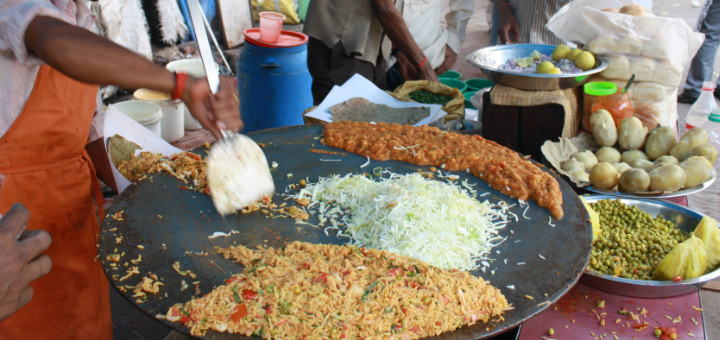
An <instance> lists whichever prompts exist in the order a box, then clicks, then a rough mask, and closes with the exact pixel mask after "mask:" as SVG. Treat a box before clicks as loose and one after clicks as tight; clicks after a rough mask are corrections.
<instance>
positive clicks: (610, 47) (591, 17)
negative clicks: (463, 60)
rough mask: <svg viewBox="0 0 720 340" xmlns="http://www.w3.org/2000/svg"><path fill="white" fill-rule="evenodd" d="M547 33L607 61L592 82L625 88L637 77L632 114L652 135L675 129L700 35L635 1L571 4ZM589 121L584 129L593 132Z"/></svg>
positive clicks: (589, 0) (631, 94)
mask: <svg viewBox="0 0 720 340" xmlns="http://www.w3.org/2000/svg"><path fill="white" fill-rule="evenodd" d="M547 28H548V29H549V30H550V31H552V32H553V33H555V35H557V36H558V37H559V38H561V39H563V40H567V41H571V42H575V43H578V44H582V45H584V46H583V48H584V49H586V50H588V51H589V52H591V53H593V54H594V55H596V56H599V58H600V59H603V60H605V61H606V62H607V64H608V66H607V68H606V69H605V70H604V71H602V72H600V74H599V75H598V76H597V77H594V79H591V80H590V81H600V80H608V81H611V82H613V83H615V84H617V85H618V89H622V88H624V87H625V84H626V83H627V81H628V80H629V79H630V77H631V76H632V75H633V74H635V83H634V84H633V85H632V87H631V88H630V89H628V97H629V99H630V101H631V102H632V104H633V108H634V115H635V116H637V117H638V118H639V119H640V120H641V121H642V123H643V125H644V126H646V127H647V128H648V129H649V130H652V129H653V128H655V127H656V126H657V125H662V126H672V125H675V123H676V121H677V88H678V86H679V85H680V82H681V81H682V70H683V67H684V66H685V65H686V64H687V63H689V62H690V60H691V59H692V58H693V56H695V53H697V51H698V49H699V48H700V46H701V45H702V43H703V41H704V39H705V38H704V35H703V34H702V33H697V32H695V31H693V29H692V28H690V26H688V24H687V23H686V22H685V21H684V20H682V19H676V18H667V17H656V16H655V15H653V14H652V13H649V12H647V11H646V10H645V9H644V8H643V7H642V6H640V5H637V4H636V3H635V2H634V1H633V0H606V1H597V0H577V1H573V2H570V3H569V4H567V5H565V6H564V7H563V8H561V9H560V11H558V12H557V13H556V14H555V15H554V16H553V17H552V18H551V19H550V21H549V22H548V24H547ZM598 77H600V78H598ZM586 121H587V120H586V119H583V123H584V124H583V128H584V129H586V130H588V131H589V129H588V127H587V126H586V124H585V123H586Z"/></svg>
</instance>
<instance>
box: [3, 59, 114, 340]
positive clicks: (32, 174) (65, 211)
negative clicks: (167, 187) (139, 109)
mask: <svg viewBox="0 0 720 340" xmlns="http://www.w3.org/2000/svg"><path fill="white" fill-rule="evenodd" d="M97 91H98V87H97V85H90V84H85V83H81V82H78V81H75V80H73V79H70V78H68V77H67V76H65V75H63V74H61V73H60V72H58V71H56V70H54V69H52V68H51V67H49V66H47V65H43V66H41V67H40V71H39V72H38V75H37V79H36V80H35V87H34V88H33V91H32V94H31V95H30V98H29V99H28V101H27V102H26V103H25V107H24V109H23V111H22V113H21V114H20V116H19V117H18V119H17V120H16V121H15V122H14V123H13V124H12V125H11V126H10V130H8V132H7V133H6V134H5V135H4V136H3V137H2V138H1V139H0V174H3V175H6V176H7V177H6V178H5V181H4V183H3V184H2V188H0V213H6V212H7V211H8V210H9V209H10V206H11V205H12V204H13V203H14V202H20V203H22V204H24V205H25V207H27V209H28V210H29V211H30V221H29V222H28V225H27V229H30V230H32V229H44V230H46V231H48V232H49V233H50V235H51V236H52V245H51V246H50V248H49V249H48V250H47V251H46V252H45V254H47V255H48V256H50V258H51V259H52V262H53V267H52V270H51V271H50V273H49V274H48V275H46V276H44V277H42V278H40V279H38V280H36V281H35V282H33V283H31V284H30V285H31V286H32V287H33V289H34V291H35V295H34V297H33V299H32V300H31V301H30V303H28V304H27V305H26V306H25V307H23V308H22V309H20V311H18V312H17V313H16V314H15V315H13V316H11V317H9V318H8V319H6V320H4V321H2V322H0V339H58V340H61V339H68V340H69V339H93V340H104V339H107V340H111V339H112V317H111V315H110V297H109V285H108V280H107V277H106V276H105V273H104V272H103V270H102V267H101V266H100V262H99V261H95V258H96V256H97V255H98V250H97V246H96V244H97V242H98V241H97V240H98V239H97V235H98V233H99V231H100V226H99V225H98V220H97V215H95V205H94V204H93V194H94V195H95V197H96V199H97V200H98V202H97V203H98V211H99V213H100V214H101V216H102V214H103V212H102V202H103V200H102V194H101V192H100V187H99V185H98V182H97V177H96V175H95V169H94V168H93V165H92V163H91V162H90V158H89V157H88V156H87V153H86V152H85V148H84V147H85V144H86V143H87V141H88V131H90V124H91V123H92V119H93V111H94V107H95V96H96V94H97ZM91 189H92V190H91Z"/></svg>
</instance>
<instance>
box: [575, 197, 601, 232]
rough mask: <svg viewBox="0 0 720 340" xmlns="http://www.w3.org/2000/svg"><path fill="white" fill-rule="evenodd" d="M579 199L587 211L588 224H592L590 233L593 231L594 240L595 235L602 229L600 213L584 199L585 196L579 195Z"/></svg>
mask: <svg viewBox="0 0 720 340" xmlns="http://www.w3.org/2000/svg"><path fill="white" fill-rule="evenodd" d="M580 200H581V201H582V203H583V205H584V206H585V209H587V211H588V215H589V216H590V224H592V233H593V240H596V239H597V237H598V236H599V235H600V232H601V231H602V228H601V227H600V215H598V213H597V212H596V211H595V210H594V209H593V208H592V207H591V206H590V204H588V203H587V202H586V201H585V198H583V197H582V196H580Z"/></svg>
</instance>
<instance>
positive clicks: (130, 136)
mask: <svg viewBox="0 0 720 340" xmlns="http://www.w3.org/2000/svg"><path fill="white" fill-rule="evenodd" d="M115 135H120V136H122V137H123V138H125V139H127V140H129V141H131V142H133V143H135V144H137V145H140V147H141V148H142V150H137V151H135V155H136V156H137V155H139V154H140V152H142V151H150V152H159V153H161V154H163V155H165V156H168V157H169V156H172V154H175V153H178V152H182V150H180V149H178V148H176V147H174V146H172V145H170V143H168V142H166V141H165V140H163V139H162V138H160V136H158V135H156V134H155V133H153V132H152V131H150V130H148V129H147V128H145V127H144V126H142V125H140V124H138V123H137V122H136V121H134V120H133V119H132V118H130V117H128V116H126V115H125V114H124V113H122V112H120V110H118V109H116V108H115V107H113V105H110V107H109V108H108V110H107V113H106V114H105V127H104V133H103V138H104V145H105V152H106V153H107V145H108V139H110V137H112V136H115ZM108 159H110V155H109V154H108ZM110 165H111V166H112V172H113V176H114V177H115V184H116V185H117V188H118V190H119V191H120V192H121V193H122V192H123V191H124V190H125V189H126V188H127V187H128V186H130V184H132V183H131V182H130V181H128V180H127V179H126V178H125V177H124V176H123V175H122V174H120V171H118V169H117V168H116V167H115V166H114V165H113V164H112V161H111V162H110Z"/></svg>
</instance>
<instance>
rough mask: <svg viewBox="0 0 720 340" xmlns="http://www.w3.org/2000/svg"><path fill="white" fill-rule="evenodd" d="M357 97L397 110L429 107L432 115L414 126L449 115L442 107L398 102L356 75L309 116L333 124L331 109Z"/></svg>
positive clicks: (338, 87) (426, 123)
mask: <svg viewBox="0 0 720 340" xmlns="http://www.w3.org/2000/svg"><path fill="white" fill-rule="evenodd" d="M355 97H362V98H365V99H367V100H369V101H371V102H373V103H376V104H383V105H387V106H390V107H395V108H402V107H420V106H425V107H429V108H430V115H429V116H428V117H425V118H423V119H422V120H420V121H419V122H417V123H416V124H415V125H414V126H422V125H428V124H430V123H431V122H434V121H436V120H438V119H440V118H442V117H444V116H445V115H447V112H445V111H443V110H442V109H441V108H442V105H434V104H421V103H409V102H404V101H401V100H397V99H395V98H393V96H391V95H389V94H387V93H386V92H385V91H383V90H381V89H379V88H378V87H377V86H375V84H373V83H372V82H371V81H369V80H367V79H365V77H363V76H361V75H359V74H355V75H354V76H352V78H350V79H349V80H348V81H346V82H345V84H343V85H342V86H337V85H336V86H335V87H333V89H332V90H331V91H330V93H329V94H328V95H327V97H325V100H323V102H322V103H320V105H318V107H317V108H315V110H313V111H312V112H310V113H308V114H307V116H308V117H312V118H316V119H319V120H322V121H325V122H332V121H333V120H332V114H331V113H330V107H331V106H333V105H335V104H339V103H342V102H344V101H346V100H348V99H350V98H355Z"/></svg>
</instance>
